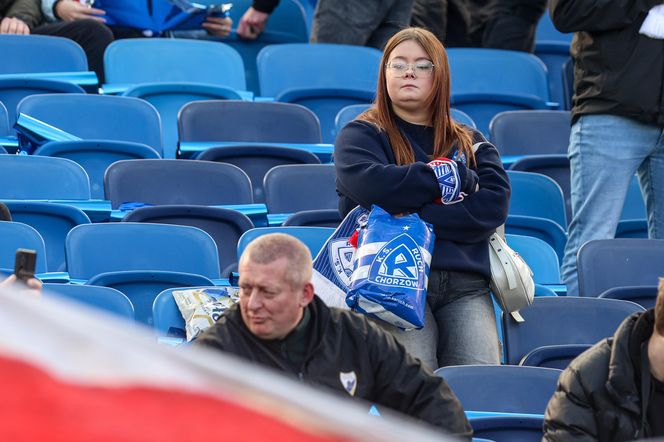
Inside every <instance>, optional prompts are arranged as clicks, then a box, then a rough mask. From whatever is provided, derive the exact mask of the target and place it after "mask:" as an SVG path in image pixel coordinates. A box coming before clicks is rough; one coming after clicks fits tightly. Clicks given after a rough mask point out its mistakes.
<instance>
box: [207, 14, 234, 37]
mask: <svg viewBox="0 0 664 442" xmlns="http://www.w3.org/2000/svg"><path fill="white" fill-rule="evenodd" d="M202 26H203V28H204V29H205V30H206V31H207V32H208V34H210V35H212V36H214V37H226V36H227V35H228V34H230V32H231V27H232V26H233V20H231V18H230V17H212V16H208V17H207V18H206V19H205V21H204V22H203V25H202Z"/></svg>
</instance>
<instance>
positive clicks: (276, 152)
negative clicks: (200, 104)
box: [196, 145, 320, 203]
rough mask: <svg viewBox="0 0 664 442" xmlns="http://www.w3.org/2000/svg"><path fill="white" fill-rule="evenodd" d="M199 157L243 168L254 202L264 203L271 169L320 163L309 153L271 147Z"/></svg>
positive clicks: (212, 152)
mask: <svg viewBox="0 0 664 442" xmlns="http://www.w3.org/2000/svg"><path fill="white" fill-rule="evenodd" d="M196 158H197V159H198V160H201V161H215V162H218V163H230V164H233V165H235V166H237V167H239V168H240V169H242V170H243V171H244V172H245V173H246V174H247V175H248V176H249V178H250V179H251V187H252V189H253V192H254V202H255V203H264V202H265V192H264V190H263V178H264V177H265V174H266V173H267V171H268V170H270V169H272V168H273V167H275V166H281V165H284V164H320V160H319V159H318V157H317V156H316V155H314V154H313V153H311V152H308V151H306V150H301V149H293V148H288V147H279V146H270V145H264V146H256V145H249V146H242V145H237V146H224V147H213V148H211V149H208V150H206V151H204V152H202V153H201V154H200V155H198V156H197V157H196Z"/></svg>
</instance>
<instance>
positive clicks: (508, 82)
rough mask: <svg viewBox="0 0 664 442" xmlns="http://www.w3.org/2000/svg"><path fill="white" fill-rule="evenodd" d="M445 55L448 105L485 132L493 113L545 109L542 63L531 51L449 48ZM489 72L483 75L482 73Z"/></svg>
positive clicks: (546, 87)
mask: <svg viewBox="0 0 664 442" xmlns="http://www.w3.org/2000/svg"><path fill="white" fill-rule="evenodd" d="M447 55H448V58H449V63H450V75H451V77H452V79H453V81H452V94H451V104H452V107H455V108H457V109H460V110H462V111H463V112H465V113H467V114H468V115H470V117H471V118H472V119H473V121H475V123H476V124H477V128H478V129H479V130H480V131H481V132H482V133H484V134H486V135H488V133H489V122H490V121H491V119H492V118H493V116H494V115H496V114H498V113H499V112H502V111H506V110H519V109H549V108H551V107H552V106H553V104H552V103H550V102H549V101H550V100H549V84H548V78H547V71H546V66H544V63H542V61H541V60H540V59H538V58H537V57H535V56H534V55H532V54H528V53H524V52H517V51H505V50H500V49H484V48H451V49H448V51H447ZM487 72H491V75H489V76H487V75H486V73H487Z"/></svg>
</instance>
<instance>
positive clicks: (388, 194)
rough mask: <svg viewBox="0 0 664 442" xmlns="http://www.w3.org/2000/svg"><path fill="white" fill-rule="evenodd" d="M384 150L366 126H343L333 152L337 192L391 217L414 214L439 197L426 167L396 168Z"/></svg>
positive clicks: (376, 131) (355, 122) (358, 124)
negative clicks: (376, 207)
mask: <svg viewBox="0 0 664 442" xmlns="http://www.w3.org/2000/svg"><path fill="white" fill-rule="evenodd" d="M385 148H386V146H384V145H383V142H382V140H381V137H380V135H379V133H378V130H377V129H376V128H375V127H373V126H371V125H370V124H369V123H364V122H358V121H353V122H351V123H349V124H348V125H346V127H344V129H342V131H341V132H340V133H339V136H338V137H337V139H336V142H335V149H334V164H335V167H336V171H337V184H338V187H339V191H340V192H341V193H343V194H344V195H346V196H347V197H349V198H350V199H352V200H353V201H355V202H356V203H358V204H359V205H361V206H363V207H366V208H371V205H372V204H377V205H379V206H380V207H382V208H383V209H385V210H386V211H387V212H389V213H392V214H395V213H402V212H415V211H417V210H419V209H420V208H422V206H424V205H425V204H427V203H430V202H432V201H433V200H434V199H436V198H439V197H440V187H439V186H438V181H437V180H436V175H435V174H434V172H433V170H432V169H431V168H430V167H429V166H428V165H427V164H426V163H422V162H416V163H413V164H408V165H404V166H397V165H395V164H392V161H390V159H389V158H388V156H387V152H386V151H385ZM388 148H389V146H388Z"/></svg>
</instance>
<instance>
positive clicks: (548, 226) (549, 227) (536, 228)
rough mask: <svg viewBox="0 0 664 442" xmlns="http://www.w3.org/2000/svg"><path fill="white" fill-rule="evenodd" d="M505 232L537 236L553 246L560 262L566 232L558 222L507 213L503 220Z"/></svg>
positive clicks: (563, 251) (563, 252) (565, 241)
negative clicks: (505, 219) (505, 218)
mask: <svg viewBox="0 0 664 442" xmlns="http://www.w3.org/2000/svg"><path fill="white" fill-rule="evenodd" d="M505 233H508V234H512V235H521V236H531V237H534V238H539V239H541V240H542V241H544V242H545V243H547V244H548V245H550V246H551V248H553V250H554V251H555V252H556V255H557V256H558V262H560V263H561V264H562V259H563V256H564V254H565V246H566V245H567V232H566V231H565V230H564V229H563V228H562V227H560V226H559V225H558V223H556V222H553V221H551V220H550V219H546V218H537V217H534V216H525V215H509V216H508V217H507V221H505Z"/></svg>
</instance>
